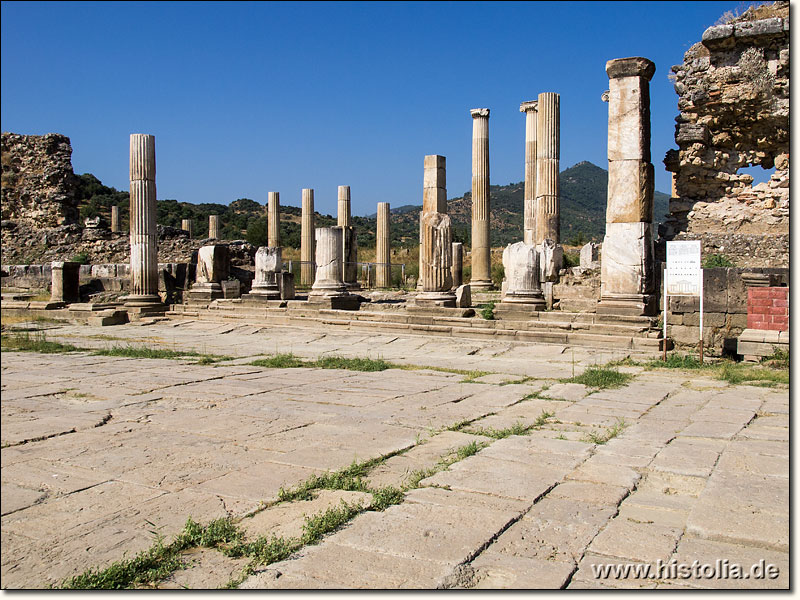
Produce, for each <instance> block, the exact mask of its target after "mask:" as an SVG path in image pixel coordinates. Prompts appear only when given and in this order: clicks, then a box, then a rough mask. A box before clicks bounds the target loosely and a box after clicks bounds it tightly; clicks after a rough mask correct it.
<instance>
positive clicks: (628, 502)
mask: <svg viewBox="0 0 800 600" xmlns="http://www.w3.org/2000/svg"><path fill="white" fill-rule="evenodd" d="M635 496H636V494H635V493H634V494H631V495H630V496H628V497H627V498H626V499H625V501H624V502H623V503H622V504H620V506H619V515H618V516H617V518H619V519H628V520H629V521H633V522H635V523H643V524H646V525H649V524H654V525H658V526H662V527H671V528H675V529H678V530H683V528H684V527H686V520H687V519H688V517H689V510H688V509H686V510H673V509H668V508H662V507H654V506H642V505H641V504H640V503H639V502H637V500H636V499H635Z"/></svg>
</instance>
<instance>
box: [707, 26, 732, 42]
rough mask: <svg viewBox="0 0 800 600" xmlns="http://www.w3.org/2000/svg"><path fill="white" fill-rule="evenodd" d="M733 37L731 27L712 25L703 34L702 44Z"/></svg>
mask: <svg viewBox="0 0 800 600" xmlns="http://www.w3.org/2000/svg"><path fill="white" fill-rule="evenodd" d="M732 35H733V25H714V26H713V27H709V28H708V29H706V30H705V31H704V32H703V37H702V40H703V43H705V42H713V41H716V40H720V39H724V38H728V37H731V36H732Z"/></svg>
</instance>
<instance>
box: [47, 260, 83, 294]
mask: <svg viewBox="0 0 800 600" xmlns="http://www.w3.org/2000/svg"><path fill="white" fill-rule="evenodd" d="M83 266H89V267H90V269H89V272H90V273H91V265H83ZM80 268H81V265H80V264H78V263H76V262H66V261H53V263H52V264H51V269H52V270H51V273H52V276H51V288H50V301H51V302H67V303H70V302H79V301H80V299H81V295H80V283H79V282H80V276H79V273H80Z"/></svg>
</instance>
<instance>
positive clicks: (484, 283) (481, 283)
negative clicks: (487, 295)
mask: <svg viewBox="0 0 800 600" xmlns="http://www.w3.org/2000/svg"><path fill="white" fill-rule="evenodd" d="M469 286H470V288H472V291H473V292H484V291H489V290H493V289H495V288H494V284H493V283H492V280H491V279H472V280H471V281H470V282H469Z"/></svg>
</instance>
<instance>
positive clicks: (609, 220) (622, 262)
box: [597, 57, 657, 315]
mask: <svg viewBox="0 0 800 600" xmlns="http://www.w3.org/2000/svg"><path fill="white" fill-rule="evenodd" d="M655 69H656V67H655V65H654V64H653V63H652V62H651V61H649V60H647V59H646V58H640V57H631V58H618V59H615V60H610V61H608V62H607V63H606V73H607V74H608V77H609V91H608V204H607V208H606V235H605V238H604V239H603V253H602V259H601V266H600V283H601V294H600V303H599V304H598V305H597V312H598V313H605V314H609V313H610V314H622V315H650V314H654V312H655V310H656V309H657V307H656V303H655V301H654V296H653V292H654V273H653V231H652V227H653V225H652V222H653V186H654V172H653V165H652V164H651V163H650V78H651V77H652V76H653V73H655Z"/></svg>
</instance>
